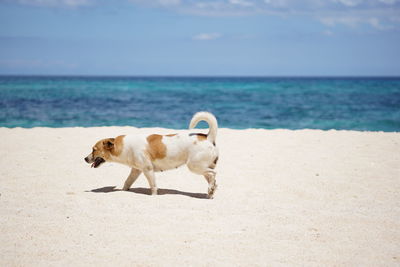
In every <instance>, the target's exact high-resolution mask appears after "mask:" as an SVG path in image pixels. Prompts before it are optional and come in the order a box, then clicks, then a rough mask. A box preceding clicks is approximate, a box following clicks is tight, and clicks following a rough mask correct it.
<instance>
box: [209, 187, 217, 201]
mask: <svg viewBox="0 0 400 267" xmlns="http://www.w3.org/2000/svg"><path fill="white" fill-rule="evenodd" d="M217 187H218V186H217V185H216V184H214V185H213V186H212V187H210V188H208V195H207V198H208V199H213V198H214V193H215V191H216V190H217Z"/></svg>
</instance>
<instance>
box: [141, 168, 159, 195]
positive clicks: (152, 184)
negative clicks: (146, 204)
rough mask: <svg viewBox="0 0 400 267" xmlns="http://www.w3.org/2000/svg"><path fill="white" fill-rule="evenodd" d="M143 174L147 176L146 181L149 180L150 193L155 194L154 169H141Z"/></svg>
mask: <svg viewBox="0 0 400 267" xmlns="http://www.w3.org/2000/svg"><path fill="white" fill-rule="evenodd" d="M143 173H144V175H145V176H146V178H147V181H148V182H149V186H150V189H151V194H152V195H157V185H156V177H155V175H154V170H153V169H150V170H149V169H147V170H144V171H143Z"/></svg>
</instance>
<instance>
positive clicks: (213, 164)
mask: <svg viewBox="0 0 400 267" xmlns="http://www.w3.org/2000/svg"><path fill="white" fill-rule="evenodd" d="M217 162H218V157H216V158H215V159H214V162H213V163H211V165H210V166H208V167H209V168H210V169H215V167H217Z"/></svg>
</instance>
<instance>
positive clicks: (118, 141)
mask: <svg viewBox="0 0 400 267" xmlns="http://www.w3.org/2000/svg"><path fill="white" fill-rule="evenodd" d="M124 137H125V135H120V136H117V137H116V138H115V140H114V146H113V148H112V149H111V154H112V155H113V156H116V157H118V156H119V155H121V152H122V149H123V144H124Z"/></svg>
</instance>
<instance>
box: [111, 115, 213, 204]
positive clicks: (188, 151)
mask: <svg viewBox="0 0 400 267" xmlns="http://www.w3.org/2000/svg"><path fill="white" fill-rule="evenodd" d="M201 120H204V121H206V122H207V123H208V124H209V127H210V130H209V134H208V136H207V140H199V139H198V136H197V135H193V134H192V135H191V134H190V133H184V134H177V135H174V136H163V138H162V143H163V144H164V145H165V146H166V156H165V157H164V158H162V159H155V160H152V159H151V158H150V156H149V155H148V153H147V148H148V142H147V137H148V135H127V136H125V137H124V140H123V149H122V152H121V154H120V155H119V156H118V157H115V156H113V157H111V161H114V162H118V163H122V164H125V165H128V166H129V167H131V168H132V170H131V173H130V175H129V176H128V178H127V179H126V181H125V185H124V187H123V189H124V190H129V188H130V187H131V185H132V184H133V183H134V182H135V180H136V179H137V178H138V176H139V175H140V174H141V173H142V172H143V173H144V175H145V176H146V178H147V180H148V182H149V185H150V188H151V191H152V194H157V186H156V182H155V175H154V172H158V171H166V170H169V169H174V168H177V167H179V166H182V165H184V164H186V165H187V166H188V168H189V170H190V171H192V172H194V173H196V174H199V175H203V176H204V177H205V178H206V180H207V182H208V184H209V189H208V196H209V198H212V197H213V194H214V192H215V190H216V187H217V185H216V183H215V175H216V172H215V170H214V168H215V165H216V160H217V159H218V149H217V147H216V145H215V139H216V136H217V129H218V124H217V120H216V119H215V117H214V115H212V114H211V113H207V112H199V113H196V114H195V115H194V116H193V118H192V120H191V122H190V129H192V128H193V127H195V126H196V124H197V123H198V122H199V121H201Z"/></svg>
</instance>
